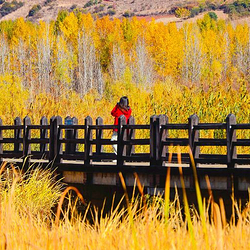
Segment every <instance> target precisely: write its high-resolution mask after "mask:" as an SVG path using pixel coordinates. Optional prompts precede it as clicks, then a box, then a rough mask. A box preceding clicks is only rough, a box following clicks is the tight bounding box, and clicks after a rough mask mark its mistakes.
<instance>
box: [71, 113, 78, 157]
mask: <svg viewBox="0 0 250 250" xmlns="http://www.w3.org/2000/svg"><path fill="white" fill-rule="evenodd" d="M72 124H73V125H77V124H78V119H77V118H76V117H73V118H72ZM73 139H78V129H74V131H73ZM77 151H78V145H77V143H72V152H73V153H75V152H77Z"/></svg>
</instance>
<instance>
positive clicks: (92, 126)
mask: <svg viewBox="0 0 250 250" xmlns="http://www.w3.org/2000/svg"><path fill="white" fill-rule="evenodd" d="M115 128H118V126H117V125H90V126H89V129H103V130H105V129H115Z"/></svg>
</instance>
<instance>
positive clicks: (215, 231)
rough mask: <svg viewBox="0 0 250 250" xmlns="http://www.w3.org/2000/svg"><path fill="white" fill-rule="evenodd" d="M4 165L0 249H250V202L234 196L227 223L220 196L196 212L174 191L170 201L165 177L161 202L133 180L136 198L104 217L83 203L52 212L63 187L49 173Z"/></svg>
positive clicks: (115, 208) (0, 194) (0, 195)
mask: <svg viewBox="0 0 250 250" xmlns="http://www.w3.org/2000/svg"><path fill="white" fill-rule="evenodd" d="M5 167H6V166H5V165H4V166H2V168H1V182H0V184H1V190H0V197H1V203H0V209H1V210H0V211H1V216H0V234H1V240H0V244H1V249H33V248H34V249H85V248H86V249H106V248H110V249H142V248H143V249H248V248H249V237H250V224H249V219H250V217H249V216H250V214H249V206H246V208H245V209H244V210H243V209H242V210H241V206H238V205H237V202H235V201H234V200H233V201H232V204H233V206H234V210H233V214H232V217H231V219H230V220H228V221H226V219H225V210H224V205H223V201H222V200H220V203H219V204H220V205H218V204H217V203H215V202H214V201H213V199H212V196H210V200H209V201H206V202H205V203H204V204H203V205H202V208H201V209H199V212H198V211H196V210H195V209H194V208H193V207H192V206H191V207H189V206H188V204H187V201H186V203H185V202H184V207H183V206H182V205H180V200H179V197H178V193H177V192H176V197H175V199H174V201H171V202H169V188H168V185H169V180H167V185H166V189H165V201H164V199H163V198H161V197H155V198H152V197H151V198H150V197H147V196H144V195H143V189H142V187H141V185H140V182H139V180H138V179H137V186H138V188H139V190H140V192H141V198H137V199H132V200H128V197H127V196H126V195H125V197H126V199H125V200H126V201H127V206H126V208H125V207H124V206H123V205H121V204H118V206H117V207H113V209H112V211H110V213H109V214H108V215H105V216H104V215H102V213H101V211H99V212H97V210H93V209H90V208H89V206H86V212H85V213H83V214H78V213H77V212H76V210H75V202H74V201H73V200H71V202H69V203H68V204H69V205H68V206H66V207H65V208H64V209H63V210H62V211H61V214H59V213H57V214H56V215H55V214H54V213H53V212H52V210H53V211H55V209H52V208H53V207H57V203H58V204H61V202H62V199H60V202H59V198H60V196H61V195H62V192H63V189H62V186H61V184H60V183H59V182H55V178H54V177H53V174H51V173H50V172H48V171H44V170H41V169H38V170H31V173H30V174H26V175H25V176H24V175H23V174H22V173H21V172H19V170H17V169H15V168H14V167H13V166H12V168H10V169H7V170H6V168H5ZM120 177H121V180H123V178H122V175H120ZM181 178H182V177H181ZM122 183H123V181H122ZM124 188H125V186H124ZM68 189H69V188H68ZM210 192H211V190H210ZM65 194H66V193H65V192H64V193H63V196H64V195H65ZM125 194H126V193H125ZM78 195H79V194H78ZM197 197H199V195H197ZM200 198H201V197H200ZM81 199H82V197H81ZM49 201H50V202H49ZM70 204H71V205H70ZM60 209H61V205H59V206H58V208H57V211H60ZM184 211H185V212H184ZM184 214H185V216H184ZM236 217H237V218H238V220H237V222H236V220H235V218H236Z"/></svg>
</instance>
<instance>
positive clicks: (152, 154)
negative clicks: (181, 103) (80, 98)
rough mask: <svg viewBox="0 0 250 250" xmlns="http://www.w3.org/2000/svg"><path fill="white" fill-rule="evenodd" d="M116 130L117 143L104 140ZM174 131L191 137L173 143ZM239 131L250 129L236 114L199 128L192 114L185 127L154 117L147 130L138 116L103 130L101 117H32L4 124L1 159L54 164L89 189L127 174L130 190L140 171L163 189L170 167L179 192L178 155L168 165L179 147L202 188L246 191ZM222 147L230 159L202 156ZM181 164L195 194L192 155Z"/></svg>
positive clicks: (249, 174) (249, 176) (247, 157)
mask: <svg viewBox="0 0 250 250" xmlns="http://www.w3.org/2000/svg"><path fill="white" fill-rule="evenodd" d="M63 123H64V124H63ZM115 128H116V129H118V141H111V140H110V138H104V136H103V134H104V131H105V130H109V131H110V134H111V133H112V132H111V131H112V130H113V129H115ZM138 130H145V132H146V133H145V134H148V138H140V139H136V136H135V135H136V133H137V132H136V131H138ZM171 130H182V131H186V134H187V135H188V136H187V137H186V138H170V137H169V133H170V131H171ZM202 130H215V131H223V133H224V134H225V135H226V136H225V138H222V139H218V138H202V137H201V136H200V132H201V131H202ZM239 130H246V131H250V124H237V123H236V117H235V116H234V115H233V114H230V115H228V116H227V117H226V119H225V123H199V118H198V116H197V115H192V116H190V117H189V118H188V121H187V123H184V124H172V123H169V122H168V118H167V116H165V115H154V116H151V118H150V123H149V124H147V125H139V124H135V119H134V118H133V117H130V119H129V121H128V124H126V119H125V117H124V116H121V117H120V118H119V123H118V125H104V124H103V120H102V118H97V119H96V122H95V124H93V121H92V118H91V117H86V119H85V123H84V124H82V125H81V124H78V122H77V119H76V118H70V117H66V118H65V119H64V122H63V119H62V118H61V117H59V116H56V117H52V118H51V119H50V122H48V120H47V118H46V117H42V119H41V120H40V124H39V125H32V124H31V120H30V118H29V117H25V118H24V119H23V121H22V120H21V119H20V118H19V117H17V118H16V119H15V120H14V125H3V124H2V120H1V119H0V160H1V161H2V162H3V161H15V162H16V164H19V165H22V164H25V166H27V164H32V163H33V162H35V163H39V164H42V165H45V166H46V165H48V164H49V163H51V162H52V163H51V165H53V167H56V168H57V171H58V172H59V173H61V174H62V175H63V176H64V178H65V181H66V182H68V183H81V184H84V185H88V184H91V185H111V186H112V185H113V186H116V185H120V183H119V178H118V176H117V173H118V172H122V173H123V174H124V176H125V180H126V184H127V186H133V185H134V176H133V173H134V172H137V173H138V175H139V177H140V179H141V182H142V183H143V184H144V186H145V187H147V188H148V190H150V189H153V188H155V187H158V188H163V187H164V185H165V176H166V170H167V167H168V166H170V167H171V186H172V187H174V186H175V185H176V186H177V187H180V181H179V171H178V164H176V163H177V154H176V153H174V154H173V155H172V156H173V157H172V161H171V163H168V158H169V154H170V153H169V147H172V146H177V145H179V146H180V147H190V149H191V152H192V154H193V156H194V161H195V164H196V167H197V173H198V176H199V180H200V187H201V188H204V189H205V188H206V183H205V175H208V176H209V177H210V181H211V186H212V189H218V190H231V189H232V188H234V190H235V191H245V190H247V189H248V187H250V153H248V154H237V149H238V148H239V147H242V146H245V147H250V138H240V139H239V138H237V136H236V135H237V131H239ZM34 131H36V132H35V133H34ZM8 134H9V135H11V136H7V135H8ZM33 134H36V137H33V136H32V135H33ZM246 134H247V133H246ZM248 135H249V133H248ZM112 144H117V145H118V154H117V155H115V154H114V153H110V152H105V149H104V147H105V145H112ZM34 145H36V147H35V146H34ZM138 145H143V146H145V147H144V148H148V152H146V151H145V152H140V153H138V152H136V150H135V147H136V146H138ZM220 146H224V147H225V148H226V150H225V152H226V153H225V154H203V153H201V150H200V148H201V147H220ZM79 148H81V150H79ZM249 152H250V151H249ZM182 163H183V164H182V167H183V173H184V178H185V185H186V188H190V189H192V188H194V182H193V172H192V168H191V167H190V156H189V154H188V153H183V154H182Z"/></svg>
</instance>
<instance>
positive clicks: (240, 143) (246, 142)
mask: <svg viewBox="0 0 250 250" xmlns="http://www.w3.org/2000/svg"><path fill="white" fill-rule="evenodd" d="M232 145H233V146H234V147H235V146H250V139H237V141H235V142H233V143H232Z"/></svg>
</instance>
